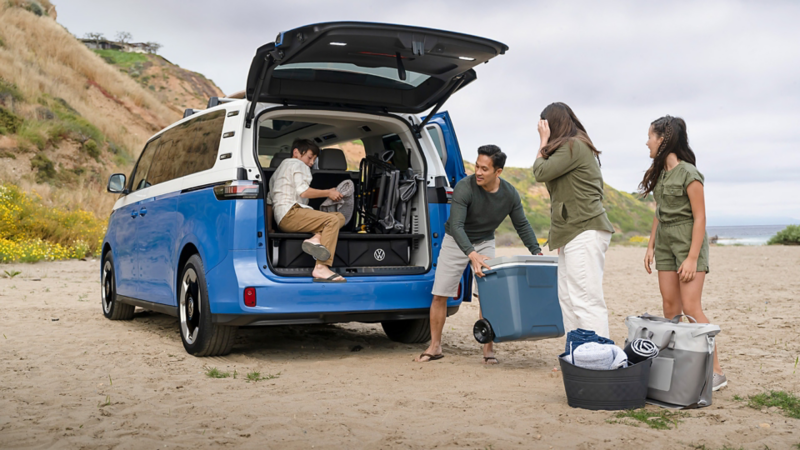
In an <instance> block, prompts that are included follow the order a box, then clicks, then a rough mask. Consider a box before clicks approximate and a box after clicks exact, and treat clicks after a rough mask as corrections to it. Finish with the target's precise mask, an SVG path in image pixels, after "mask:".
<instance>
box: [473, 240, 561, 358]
mask: <svg viewBox="0 0 800 450" xmlns="http://www.w3.org/2000/svg"><path fill="white" fill-rule="evenodd" d="M486 264H487V265H488V266H489V267H491V270H484V271H483V273H484V274H485V275H486V276H484V277H483V278H477V282H478V293H479V295H480V304H481V313H483V319H481V320H479V321H477V322H476V323H475V327H474V328H473V333H474V335H475V339H476V340H477V341H478V342H480V343H482V344H486V343H489V342H492V341H493V342H503V341H514V340H538V339H547V338H557V337H561V336H564V320H563V318H562V317H561V305H560V304H559V303H558V257H556V256H533V255H528V256H503V257H500V258H495V259H490V260H488V261H486Z"/></svg>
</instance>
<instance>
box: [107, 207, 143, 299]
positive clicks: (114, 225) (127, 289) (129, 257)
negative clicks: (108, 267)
mask: <svg viewBox="0 0 800 450" xmlns="http://www.w3.org/2000/svg"><path fill="white" fill-rule="evenodd" d="M132 211H137V212H136V215H135V216H134V217H132V216H131V212H132ZM138 217H139V212H138V210H137V209H136V205H128V206H126V207H123V208H120V209H118V210H116V211H114V212H113V213H111V217H110V218H109V220H108V231H107V232H106V238H105V239H106V242H108V243H110V244H111V249H112V251H113V257H114V266H115V267H114V273H115V274H116V282H117V292H118V293H119V294H121V295H125V296H127V297H136V296H137V295H138V293H137V291H136V279H137V275H138V271H139V268H138V266H137V265H136V246H135V245H131V244H134V243H135V242H136V225H138V223H137V222H136V219H138ZM117 243H125V244H126V245H116V244H117Z"/></svg>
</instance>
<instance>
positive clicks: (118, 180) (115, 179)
mask: <svg viewBox="0 0 800 450" xmlns="http://www.w3.org/2000/svg"><path fill="white" fill-rule="evenodd" d="M107 189H108V192H111V193H112V194H127V193H128V191H127V190H126V189H125V174H124V173H115V174H114V175H111V176H110V177H109V178H108V188H107Z"/></svg>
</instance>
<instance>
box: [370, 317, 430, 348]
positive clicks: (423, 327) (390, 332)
mask: <svg viewBox="0 0 800 450" xmlns="http://www.w3.org/2000/svg"><path fill="white" fill-rule="evenodd" d="M381 325H382V326H383V331H384V333H386V336H387V337H388V338H389V339H391V340H393V341H395V342H402V343H403V344H422V343H424V342H428V341H429V340H431V320H430V319H429V318H427V317H426V318H424V319H411V320H385V321H383V322H381Z"/></svg>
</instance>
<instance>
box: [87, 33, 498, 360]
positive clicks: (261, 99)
mask: <svg viewBox="0 0 800 450" xmlns="http://www.w3.org/2000/svg"><path fill="white" fill-rule="evenodd" d="M507 50H508V47H507V46H506V45H504V44H502V43H499V42H496V41H492V40H489V39H484V38H480V37H475V36H469V35H465V34H459V33H453V32H447V31H441V30H433V29H426V28H418V27H410V26H401V25H387V24H374V23H357V22H339V23H324V24H316V25H309V26H305V27H301V28H297V29H294V30H291V31H286V32H283V33H280V34H279V35H278V37H277V38H276V40H275V42H273V43H269V44H266V45H264V46H262V47H260V48H259V49H258V50H257V51H256V54H255V57H254V58H253V62H252V65H251V67H250V72H249V75H248V78H247V89H246V91H245V93H244V94H243V95H241V96H240V97H242V98H239V99H233V98H220V99H218V98H212V99H211V100H210V101H209V105H208V106H209V107H208V109H206V110H200V111H196V110H187V112H186V113H185V115H184V118H183V119H182V120H180V121H178V122H176V123H174V124H173V125H171V126H169V127H168V128H166V129H164V130H162V131H161V132H159V133H158V134H156V135H155V136H153V137H152V138H151V139H150V140H149V141H148V142H147V144H146V145H145V147H144V149H143V150H142V153H141V155H140V156H139V159H138V161H137V163H136V165H135V167H134V169H133V171H132V172H131V174H130V177H126V175H124V174H114V175H112V176H111V178H110V179H109V184H108V191H109V192H112V193H118V194H121V195H120V198H119V200H117V202H116V203H115V205H114V210H113V212H112V213H111V218H110V221H109V225H108V232H107V233H106V236H105V240H104V242H103V250H102V260H101V281H102V284H101V285H102V289H101V290H102V307H103V314H104V315H105V316H106V317H107V318H109V319H111V320H130V319H132V318H133V317H134V308H135V307H136V306H139V307H141V308H145V309H148V310H152V311H156V312H161V313H165V314H170V315H173V316H177V317H178V318H179V320H180V328H181V330H180V335H181V339H182V340H183V344H184V347H185V348H186V351H187V352H189V353H191V354H193V355H197V356H210V355H224V354H227V353H229V352H230V351H231V348H232V346H233V342H234V336H235V332H236V329H237V327H241V326H268V325H286V324H318V323H336V322H353V321H356V322H373V323H375V322H380V323H381V324H382V325H383V329H384V330H385V332H386V335H387V336H388V337H389V338H390V339H393V340H396V341H399V342H405V343H413V342H425V341H427V340H428V339H429V334H430V325H429V322H428V313H429V307H430V303H431V287H432V285H433V279H434V272H435V270H436V259H437V256H438V253H439V246H440V245H441V242H442V239H443V237H444V223H445V221H446V219H447V217H448V214H449V208H450V207H449V205H448V199H449V197H450V193H451V192H452V191H451V188H450V187H451V186H454V185H455V183H456V182H457V181H458V180H460V179H461V178H462V177H464V176H465V172H464V164H463V161H462V159H461V153H460V150H459V146H458V142H457V140H456V135H455V132H454V129H453V124H452V123H451V121H450V118H449V116H448V115H447V113H446V112H441V113H439V112H438V111H439V109H440V107H441V106H442V104H443V103H444V102H445V101H446V100H447V98H448V97H449V96H450V95H451V94H453V93H454V92H455V91H458V90H459V89H461V88H463V87H464V86H466V85H467V84H469V83H471V82H472V81H474V80H475V79H476V75H475V71H474V69H473V68H474V67H475V66H477V65H478V64H481V63H485V62H488V61H489V60H490V59H492V58H494V57H495V56H497V55H501V54H503V53H505V52H506V51H507ZM429 109H432V112H431V113H430V114H429V115H428V116H427V117H424V118H420V117H418V116H417V114H420V113H422V112H424V111H427V110H429ZM298 138H303V139H311V140H313V141H315V142H317V143H318V144H319V146H320V148H321V149H322V150H321V152H320V156H319V158H318V163H317V164H318V167H315V168H314V169H313V170H312V174H313V176H314V181H313V183H312V185H311V186H312V187H315V188H318V189H325V188H330V187H335V186H337V185H338V184H339V183H340V182H341V181H343V180H352V181H353V182H354V183H355V185H356V186H357V187H358V186H359V183H361V182H363V180H361V175H360V172H359V163H360V161H361V160H362V159H364V158H365V157H366V156H367V155H384V157H385V155H386V154H387V150H392V153H391V154H394V155H395V156H394V158H393V161H397V164H403V165H405V166H406V167H405V168H404V169H410V170H411V171H413V174H414V178H415V179H416V180H417V181H416V183H418V186H417V187H418V189H416V194H415V195H414V196H413V198H411V200H410V201H409V203H408V214H409V217H408V219H409V222H408V227H407V229H406V230H404V232H403V233H399V234H398V233H395V234H378V233H375V232H371V231H370V230H369V229H366V228H365V227H363V226H361V225H360V221H361V218H360V217H359V215H360V214H359V213H356V214H354V218H353V219H352V220H351V221H350V222H349V223H348V224H346V225H345V227H344V228H342V231H341V233H340V238H339V244H338V246H337V251H336V260H335V262H334V265H333V267H332V269H333V270H334V271H336V272H339V273H341V274H343V275H344V276H345V277H346V278H347V282H346V283H335V284H326V283H313V282H312V278H311V269H312V267H313V260H311V259H310V257H308V256H307V255H305V254H304V253H302V252H301V251H299V248H300V243H301V242H302V240H303V239H306V238H307V237H308V236H309V235H306V234H302V233H283V232H281V231H280V230H273V231H270V226H269V225H268V220H267V219H268V218H267V217H265V211H266V210H267V209H266V207H265V206H266V204H265V199H266V196H267V190H268V189H269V183H268V182H269V178H270V177H271V176H272V174H273V173H274V171H275V169H276V167H277V166H278V164H279V163H280V161H282V160H283V158H285V157H286V156H287V155H288V154H289V152H290V151H291V148H290V147H291V144H292V141H293V140H295V139H298ZM393 161H392V162H393ZM406 171H407V172H408V170H406ZM409 173H410V172H409ZM320 200H321V199H320ZM311 205H312V206H318V205H315V204H314V201H312V202H311ZM269 223H270V224H271V223H272V221H269ZM459 292H460V293H459V295H458V297H457V298H452V299H450V300H449V302H448V313H449V314H453V313H455V312H456V311H457V310H458V307H459V305H460V304H461V302H462V301H463V300H465V299H467V300H468V299H469V298H470V296H471V275H470V274H469V271H465V274H464V278H463V279H462V283H461V289H460V290H459Z"/></svg>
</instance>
